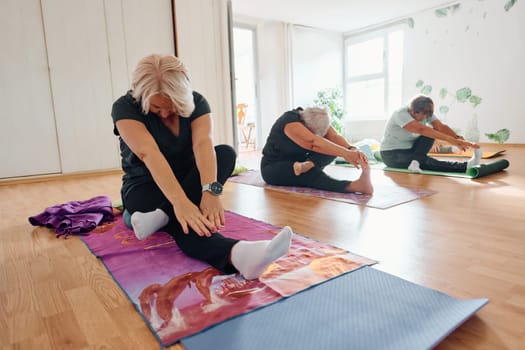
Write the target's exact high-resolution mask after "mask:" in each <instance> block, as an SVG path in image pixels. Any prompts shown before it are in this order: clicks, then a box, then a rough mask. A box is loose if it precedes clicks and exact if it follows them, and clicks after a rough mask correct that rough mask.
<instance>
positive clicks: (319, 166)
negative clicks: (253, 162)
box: [261, 152, 351, 193]
mask: <svg viewBox="0 0 525 350" xmlns="http://www.w3.org/2000/svg"><path fill="white" fill-rule="evenodd" d="M334 159H335V157H333V156H328V155H326V154H321V153H315V152H311V153H308V154H307V155H306V157H305V159H302V160H272V161H270V160H268V158H265V157H264V156H263V158H262V160H261V175H262V178H263V179H264V181H265V182H266V183H268V184H270V185H276V186H299V187H309V188H316V189H319V190H324V191H332V192H340V193H345V192H349V191H348V190H347V187H348V185H349V184H350V183H351V181H347V180H338V179H334V178H333V177H331V176H329V175H327V174H326V173H325V172H324V171H323V169H324V168H325V167H326V166H327V165H328V164H330V163H331V162H332V161H333V160H334ZM304 161H312V162H313V163H314V164H315V166H314V167H313V168H312V169H310V170H309V171H307V172H306V173H303V174H301V175H299V176H296V175H295V173H294V171H293V164H294V163H295V162H304Z"/></svg>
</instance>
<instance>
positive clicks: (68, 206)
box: [29, 196, 113, 237]
mask: <svg viewBox="0 0 525 350" xmlns="http://www.w3.org/2000/svg"><path fill="white" fill-rule="evenodd" d="M106 221H113V206H112V204H111V200H110V199H109V197H106V196H97V197H93V198H91V199H88V200H85V201H71V202H68V203H64V204H57V205H54V206H52V207H49V208H46V210H44V212H42V213H40V214H38V215H34V216H31V217H29V222H30V223H31V225H33V226H46V227H49V228H54V229H55V232H56V235H57V237H59V236H64V237H67V236H69V235H70V234H76V235H82V234H86V233H87V232H89V231H91V230H93V229H94V228H95V227H97V226H98V225H99V224H100V223H103V222H106Z"/></svg>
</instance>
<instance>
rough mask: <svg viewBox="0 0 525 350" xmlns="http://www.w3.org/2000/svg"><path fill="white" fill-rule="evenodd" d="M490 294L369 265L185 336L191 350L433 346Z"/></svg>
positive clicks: (186, 343) (470, 314)
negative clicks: (421, 281)
mask: <svg viewBox="0 0 525 350" xmlns="http://www.w3.org/2000/svg"><path fill="white" fill-rule="evenodd" d="M487 302H488V299H485V298H483V299H464V300H462V299H457V298H454V297H451V296H448V295H446V294H443V293H441V292H439V291H436V290H433V289H429V288H426V287H422V286H419V285H417V284H414V283H411V282H408V281H406V280H403V279H401V278H398V277H395V276H393V275H390V274H387V273H384V272H381V271H379V270H375V269H373V268H370V267H364V268H361V269H359V270H357V271H354V272H351V273H347V274H345V275H342V276H340V277H337V278H334V279H332V280H330V281H328V282H325V283H323V284H320V285H317V286H315V287H312V288H310V289H307V290H305V291H303V292H301V293H298V294H295V295H293V296H291V297H288V298H286V299H283V300H281V301H279V302H277V303H274V304H271V305H269V306H267V307H264V308H262V309H258V310H256V311H254V312H251V313H248V314H244V315H242V316H239V317H236V318H233V319H230V320H228V321H225V322H223V323H221V324H219V325H216V326H214V327H212V328H209V329H207V330H205V331H203V332H201V333H198V334H195V335H192V336H189V337H187V338H184V339H183V340H182V344H183V345H184V346H185V347H186V349H188V350H200V349H229V350H245V349H250V350H267V349H283V350H284V349H286V350H295V349H297V350H308V349H312V350H313V349H315V350H318V349H331V350H337V349H341V350H342V349H345V350H347V349H360V350H365V349H385V350H389V349H399V350H410V349H417V350H421V349H431V348H433V347H435V346H436V345H437V344H438V343H439V342H440V341H442V340H443V339H444V338H445V337H446V336H447V335H448V334H450V333H451V332H452V331H453V330H454V329H456V328H457V327H458V326H459V325H461V324H462V323H463V322H464V321H465V320H467V319H468V318H470V317H471V316H472V315H473V314H474V313H476V312H477V311H478V310H479V309H480V308H482V307H483V306H484V305H485V304H486V303H487Z"/></svg>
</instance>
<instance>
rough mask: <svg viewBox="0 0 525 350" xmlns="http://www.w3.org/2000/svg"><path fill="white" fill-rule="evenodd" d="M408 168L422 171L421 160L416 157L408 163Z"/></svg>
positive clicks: (416, 171) (417, 171)
mask: <svg viewBox="0 0 525 350" xmlns="http://www.w3.org/2000/svg"><path fill="white" fill-rule="evenodd" d="M408 170H410V171H413V172H415V173H420V172H421V168H420V167H419V162H418V161H417V160H415V159H414V160H413V161H411V162H410V164H409V165H408Z"/></svg>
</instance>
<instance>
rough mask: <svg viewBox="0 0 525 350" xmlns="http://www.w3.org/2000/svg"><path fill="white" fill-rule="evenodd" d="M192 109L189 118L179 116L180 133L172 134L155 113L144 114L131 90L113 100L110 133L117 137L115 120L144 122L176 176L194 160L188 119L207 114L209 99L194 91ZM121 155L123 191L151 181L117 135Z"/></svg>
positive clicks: (143, 165)
mask: <svg viewBox="0 0 525 350" xmlns="http://www.w3.org/2000/svg"><path fill="white" fill-rule="evenodd" d="M193 101H194V103H195V109H194V110H193V112H192V114H191V115H190V116H189V117H188V118H183V117H181V118H180V129H179V135H178V136H175V135H174V134H173V132H172V131H171V130H170V129H168V128H167V127H166V126H165V125H164V124H163V123H162V121H161V119H160V118H159V117H158V116H157V115H156V114H154V113H147V114H144V112H143V111H142V105H141V103H140V101H137V100H135V99H134V98H133V96H132V95H131V91H128V93H127V94H126V95H124V96H122V97H120V98H119V99H118V100H116V101H115V103H113V108H112V110H111V117H112V118H113V133H114V134H115V135H117V136H119V133H118V130H117V127H116V125H115V123H116V122H117V121H118V120H122V119H133V120H136V121H139V122H141V123H144V125H145V126H146V129H148V131H149V132H150V133H151V135H152V136H153V138H154V139H155V141H156V142H157V145H158V146H159V149H160V151H161V153H162V154H163V155H164V157H165V158H166V160H167V161H168V163H169V164H170V167H171V169H172V170H173V172H174V173H175V175H176V176H177V177H178V175H183V174H185V173H186V171H187V169H188V168H189V166H191V165H192V164H193V162H194V155H193V149H192V139H191V122H192V121H194V120H195V119H197V118H199V117H201V116H203V115H205V114H208V113H210V106H209V104H208V101H206V99H205V98H204V96H202V95H201V94H199V93H198V92H196V91H194V92H193ZM119 142H120V155H121V157H122V169H123V170H124V173H125V174H124V178H123V180H124V184H123V189H122V190H123V191H127V190H128V189H130V188H131V187H133V185H135V184H140V183H146V182H150V181H152V176H151V174H150V172H149V170H148V169H147V168H146V165H145V164H144V162H142V161H141V160H140V159H139V158H138V157H137V156H136V155H135V154H134V153H133V152H132V151H131V149H130V148H129V147H128V145H127V144H126V143H125V142H124V140H122V138H121V137H119Z"/></svg>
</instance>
